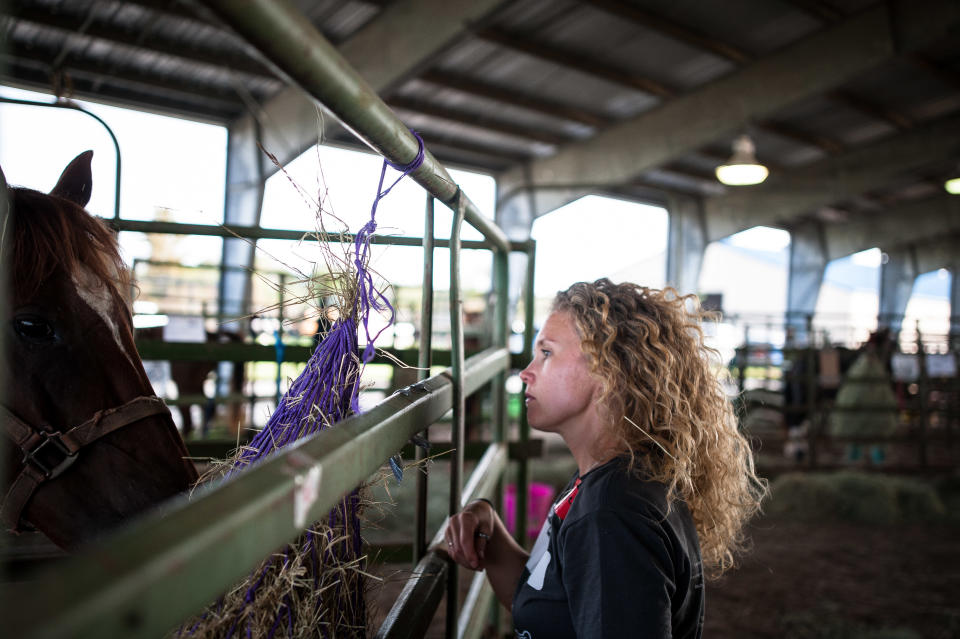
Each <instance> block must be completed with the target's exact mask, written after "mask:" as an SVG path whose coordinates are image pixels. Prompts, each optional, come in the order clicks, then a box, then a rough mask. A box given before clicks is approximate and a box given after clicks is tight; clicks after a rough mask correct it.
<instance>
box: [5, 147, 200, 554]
mask: <svg viewBox="0 0 960 639" xmlns="http://www.w3.org/2000/svg"><path fill="white" fill-rule="evenodd" d="M92 155H93V153H92V151H87V152H86V153H83V154H81V155H80V156H78V157H77V158H76V159H75V160H74V161H73V162H71V163H70V165H69V166H68V167H67V168H66V169H65V170H64V172H63V175H61V177H60V180H59V182H58V183H57V186H56V187H54V190H53V191H52V192H51V193H50V195H45V194H42V193H38V192H36V191H32V190H29V189H21V188H12V189H9V193H8V195H9V202H10V213H11V220H10V221H9V223H8V226H9V233H8V236H9V252H10V259H9V268H10V271H9V273H10V288H11V291H10V293H11V300H10V302H11V303H10V304H5V305H4V306H3V308H4V310H3V311H2V313H3V316H2V318H0V320H2V321H3V326H4V330H6V331H7V339H6V343H7V349H8V352H7V353H6V362H5V364H6V365H7V366H8V371H9V372H10V375H9V380H10V386H9V387H8V389H7V393H6V400H5V403H6V406H5V407H0V428H2V429H4V430H5V431H6V434H7V436H8V440H7V441H8V444H10V443H13V445H8V446H7V450H8V451H9V453H10V455H9V459H8V461H7V465H6V468H7V471H8V473H7V474H8V476H7V477H6V478H5V479H6V485H5V486H4V487H3V488H2V490H0V493H2V494H4V495H5V497H4V498H3V499H4V501H3V510H2V515H3V517H4V518H5V521H4V524H5V525H7V526H8V527H11V526H12V527H19V526H23V525H25V524H28V523H29V524H32V525H33V526H34V527H36V528H38V529H39V530H41V531H42V532H44V533H45V534H46V535H47V536H48V537H49V538H50V539H51V540H53V541H54V542H55V543H57V544H58V545H60V546H63V547H68V548H69V547H74V546H76V545H78V544H79V543H81V542H83V541H85V540H87V539H90V538H91V537H95V536H97V535H98V534H100V533H101V532H102V531H104V530H106V529H108V528H110V527H111V526H113V525H115V524H117V523H119V522H120V521H122V520H124V519H126V518H129V517H130V516H132V515H134V514H136V513H138V512H141V511H143V510H145V509H147V508H148V507H150V506H151V505H153V504H156V503H158V502H160V501H163V500H164V499H167V498H168V497H171V496H173V495H175V494H177V493H180V492H182V491H184V490H186V489H188V488H189V487H190V486H191V485H192V484H193V482H194V481H195V480H196V471H195V470H194V468H193V465H192V464H191V463H190V462H189V461H187V460H186V459H185V457H186V455H187V451H186V448H185V447H184V445H183V440H182V439H181V438H180V435H179V434H178V433H177V431H176V428H175V427H174V425H173V422H172V420H171V419H170V414H169V411H167V410H166V407H165V406H163V404H162V402H161V401H160V400H159V399H157V398H156V397H155V396H154V393H153V390H152V387H151V385H150V382H149V380H148V379H147V375H146V373H145V372H144V369H143V365H142V364H141V362H140V357H139V355H138V354H137V351H136V347H135V346H134V341H133V322H132V317H131V313H130V308H129V306H128V304H127V302H126V300H127V297H128V295H129V287H130V281H129V275H128V272H127V269H126V267H125V265H124V263H123V261H122V260H121V258H120V255H119V253H118V251H117V244H116V239H115V237H114V235H113V234H112V233H111V232H110V231H109V230H108V229H107V228H106V227H105V226H104V225H103V224H102V223H101V222H100V221H99V220H98V219H97V218H94V217H93V216H91V215H90V214H88V213H87V212H86V211H85V210H84V208H83V207H84V206H85V205H86V203H87V202H88V201H89V199H90V191H91V187H92V180H91V173H90V160H91V157H92ZM0 436H2V435H0Z"/></svg>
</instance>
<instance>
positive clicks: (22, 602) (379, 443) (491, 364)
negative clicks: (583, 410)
mask: <svg viewBox="0 0 960 639" xmlns="http://www.w3.org/2000/svg"><path fill="white" fill-rule="evenodd" d="M205 4H207V5H208V6H209V7H210V8H211V9H212V10H213V11H214V12H216V13H217V14H218V15H219V16H220V17H221V18H222V19H223V20H224V21H225V22H226V23H227V24H229V25H230V26H231V27H232V28H233V29H235V30H236V31H237V32H238V33H239V34H240V35H241V36H242V37H244V38H245V39H246V40H248V42H249V43H250V44H252V45H253V46H254V47H255V48H257V49H258V50H259V51H260V52H261V54H263V55H264V56H265V57H266V58H268V59H269V60H270V61H271V62H272V63H273V64H274V65H276V66H277V67H278V68H279V69H280V70H281V71H283V72H284V73H285V74H286V75H288V76H289V77H290V78H291V79H292V80H293V81H294V82H295V83H297V84H299V85H300V86H301V87H302V88H303V89H304V90H306V91H307V92H308V93H310V94H311V95H312V96H313V97H315V98H317V99H318V100H320V101H321V102H322V103H323V104H324V105H325V106H326V107H327V108H328V109H330V110H331V111H332V112H333V113H334V114H335V115H337V117H338V118H340V119H341V121H343V122H344V124H346V125H347V127H348V128H349V129H350V130H351V131H353V132H355V133H356V135H357V136H358V137H359V138H360V139H361V140H362V141H363V142H365V143H366V144H368V145H369V146H370V147H372V148H373V149H375V150H376V151H377V152H378V153H380V154H381V155H383V156H384V157H385V158H387V159H389V160H390V161H391V162H393V163H395V164H398V165H402V164H406V163H407V162H409V161H410V160H411V159H412V158H413V157H414V156H415V155H416V154H417V151H418V143H417V141H416V139H415V138H414V136H413V135H412V134H411V133H410V132H409V131H408V129H407V128H406V127H405V126H404V125H403V123H401V122H400V120H399V119H397V118H396V116H394V115H393V113H392V112H391V111H390V109H389V108H388V107H387V106H386V105H385V104H384V103H383V101H382V100H380V98H379V97H378V96H377V95H376V93H374V92H373V90H372V89H371V88H370V87H369V86H368V85H367V84H366V83H365V82H364V80H363V79H362V78H360V77H359V76H358V75H357V74H356V72H354V71H353V70H352V69H351V68H350V67H349V66H348V65H347V63H346V62H345V61H344V59H343V58H342V57H341V56H340V54H339V53H338V52H337V51H336V49H334V47H333V46H332V45H330V44H329V43H328V42H327V41H326V40H325V39H324V38H323V37H322V36H321V35H320V34H319V33H318V32H317V31H316V30H315V29H313V28H312V27H311V26H310V25H309V22H308V21H306V20H305V19H304V18H303V17H302V16H300V15H299V14H298V13H297V12H296V10H295V9H293V8H292V7H291V6H289V5H288V4H287V3H286V2H279V1H277V0H256V1H253V2H244V3H238V2H234V1H232V0H208V1H207V2H206V3H205ZM305 51H308V52H309V55H308V56H304V54H303V52H305ZM424 155H425V158H424V162H423V164H422V166H421V167H420V168H419V169H417V170H416V171H414V172H413V173H411V176H412V177H413V179H414V180H416V181H417V182H418V183H419V184H421V185H422V186H423V187H424V189H425V190H426V191H427V192H428V194H429V197H428V206H427V216H426V220H427V222H426V225H425V233H424V237H423V239H422V240H421V241H420V242H418V243H421V244H422V246H423V248H424V289H423V315H424V320H423V321H424V323H423V328H422V330H421V335H422V338H421V344H420V367H421V368H422V369H427V370H428V369H429V363H430V361H429V356H430V339H429V335H430V316H431V313H432V303H431V302H432V297H431V296H432V269H433V259H432V258H433V252H434V248H435V246H437V245H441V246H442V245H443V244H444V243H443V242H435V241H434V239H433V235H434V233H433V200H434V198H436V199H439V200H440V201H441V202H443V203H444V204H446V205H447V206H449V207H450V208H451V209H453V210H454V217H453V226H452V229H451V234H450V241H449V248H450V270H451V273H450V300H451V303H450V314H451V327H452V329H451V330H452V337H453V339H452V352H451V366H450V368H449V370H447V371H445V372H443V373H441V374H438V375H435V376H433V377H430V378H427V379H421V381H419V382H417V383H416V384H413V385H412V386H409V387H407V388H405V389H403V390H401V391H400V392H398V393H395V394H394V395H392V396H390V397H388V398H387V399H386V400H384V401H383V402H381V403H380V404H379V405H377V406H376V407H374V408H373V409H371V410H370V411H368V412H366V413H364V414H362V415H355V416H353V417H350V418H348V419H346V420H344V421H342V422H340V423H339V424H338V425H336V427H334V428H331V429H329V430H326V431H323V432H321V433H318V434H317V435H315V436H313V437H311V438H308V439H305V440H303V441H301V442H298V443H297V444H296V445H294V446H291V447H289V448H288V449H286V450H283V451H280V452H279V453H277V454H275V455H273V456H272V457H270V458H269V459H267V460H266V461H265V462H263V463H262V464H260V465H258V466H257V467H255V468H253V469H251V470H250V471H248V472H244V473H241V474H240V475H238V476H236V477H235V478H233V479H231V480H229V481H225V482H218V483H216V484H215V485H212V486H204V487H201V488H199V489H198V490H197V491H196V492H195V494H194V495H193V496H192V498H191V499H189V500H188V499H187V498H186V497H183V498H180V499H178V500H174V502H172V503H168V504H166V505H165V506H164V507H163V509H162V510H163V512H162V513H154V514H153V515H150V516H148V517H146V518H144V519H143V520H140V521H137V522H135V523H133V524H131V525H130V526H128V527H127V528H126V529H124V530H122V531H120V532H119V533H117V534H116V535H114V536H113V537H111V538H109V539H107V540H105V541H104V542H103V543H100V544H98V545H96V546H95V547H92V548H89V549H88V550H87V551H86V552H84V553H83V554H81V555H79V556H76V557H73V558H71V559H69V560H65V561H64V562H63V563H61V564H59V565H57V566H54V567H51V568H50V569H49V570H48V571H47V572H46V573H44V574H41V575H39V576H38V578H37V579H36V580H32V581H31V582H30V583H29V584H20V585H9V584H8V585H5V586H4V588H3V591H2V593H0V597H2V601H3V606H4V608H5V612H6V615H5V617H6V619H5V623H4V634H9V635H10V636H16V637H91V638H92V637H96V638H105V637H124V638H129V637H145V638H155V637H159V636H163V635H165V634H166V633H167V632H169V631H170V630H171V629H173V628H176V626H177V625H178V624H179V623H181V622H182V620H183V619H185V618H186V617H188V616H189V615H191V614H193V613H196V612H198V611H199V610H201V609H202V608H203V607H204V606H205V605H207V604H208V602H210V601H212V600H214V599H215V598H216V597H217V596H218V595H219V594H220V593H221V592H223V591H224V590H226V589H228V588H229V587H230V586H231V585H232V584H234V583H235V582H236V581H238V580H239V579H241V578H243V577H244V576H245V575H246V574H248V573H249V571H250V570H252V569H253V568H254V566H256V565H257V564H258V563H259V562H260V561H261V560H262V559H263V558H264V557H265V556H267V555H268V554H269V553H271V552H273V551H274V550H275V549H276V548H278V547H280V546H282V545H283V544H285V543H288V542H289V541H291V540H293V539H294V538H296V537H297V535H298V534H300V533H301V532H302V526H298V525H297V524H296V523H295V520H294V501H295V497H296V495H297V493H298V491H300V490H302V489H303V486H304V485H305V484H309V483H310V482H311V481H312V478H317V477H319V480H318V481H317V482H316V485H315V486H311V487H310V488H315V489H316V491H317V496H316V500H315V501H314V502H313V503H312V505H311V506H310V507H309V509H308V512H307V515H306V521H308V522H310V521H314V520H317V519H319V518H320V517H321V516H323V515H324V514H325V513H326V512H327V511H328V510H329V509H330V508H331V507H332V506H333V505H334V504H335V503H336V502H337V501H338V500H339V499H340V497H341V496H342V495H343V494H344V493H346V492H348V491H350V490H352V489H353V488H354V487H356V486H357V485H358V484H360V483H361V482H363V481H364V480H365V479H367V478H368V477H369V476H370V475H371V474H372V473H374V472H375V471H376V470H377V469H378V468H380V467H381V466H382V465H383V464H384V463H385V462H386V461H387V459H388V458H389V457H390V456H392V455H393V454H395V453H396V452H397V451H398V450H399V449H401V448H402V447H403V445H404V444H405V443H406V442H407V441H408V440H409V439H410V438H411V437H412V436H413V435H414V434H416V433H418V432H420V431H422V430H423V429H425V428H426V427H427V426H428V425H430V424H431V423H433V422H435V421H437V420H439V419H440V418H441V417H442V416H443V415H445V414H446V413H447V412H448V411H450V409H451V408H452V409H453V425H452V435H451V436H452V444H453V446H454V448H455V449H456V452H455V454H454V455H453V459H451V461H450V464H451V473H450V475H451V477H450V482H451V485H450V503H449V509H450V512H451V513H453V512H456V511H458V510H459V509H460V508H461V506H462V504H464V503H466V502H467V501H469V500H471V499H474V498H476V497H487V498H491V499H495V500H496V499H497V497H498V496H499V493H500V491H499V490H498V486H499V483H500V480H501V477H502V475H503V472H504V470H505V468H506V467H507V462H508V457H509V454H508V444H507V442H506V433H505V430H506V428H505V425H506V401H505V384H504V382H505V375H506V372H507V371H508V370H509V368H510V353H509V351H508V349H507V346H506V345H507V308H508V305H509V300H508V294H507V289H508V281H509V280H508V276H507V275H508V273H507V269H508V266H507V265H508V255H509V253H510V252H511V251H522V252H525V253H526V254H527V257H528V259H527V264H528V266H527V274H526V289H527V290H526V303H525V309H526V322H525V325H526V329H525V330H526V334H525V336H524V337H525V347H524V348H525V353H524V357H525V358H529V354H530V343H531V342H532V325H533V317H532V314H533V303H532V301H533V300H532V297H533V293H532V282H533V264H534V257H535V256H534V251H535V248H534V244H533V243H532V242H525V243H520V244H511V243H510V242H509V241H508V239H507V237H506V235H505V234H504V233H503V231H501V230H500V229H499V228H498V227H497V226H495V225H494V224H492V223H491V222H490V221H488V220H487V219H486V218H484V217H483V216H482V215H481V214H480V212H479V211H478V209H477V208H476V206H475V205H474V204H473V203H472V202H471V201H470V200H469V198H467V197H466V196H465V194H464V193H463V192H462V191H461V190H460V188H459V187H458V186H457V185H456V183H455V182H454V181H453V180H452V179H451V178H450V176H449V174H448V173H447V172H446V170H445V169H444V168H443V167H442V166H441V165H440V164H439V163H438V162H437V161H436V159H435V158H434V157H433V156H432V155H431V154H430V152H429V151H428V150H426V149H425V150H424ZM464 221H466V222H467V223H469V224H471V225H472V226H473V227H474V228H476V229H477V230H479V231H480V232H481V234H482V235H483V237H484V241H483V242H478V243H469V244H470V245H473V246H474V247H477V248H479V247H484V248H489V249H492V250H493V251H494V277H493V283H494V289H495V291H496V307H495V308H496V312H495V316H494V317H495V320H494V334H493V340H492V344H493V346H491V347H490V348H488V349H486V350H484V351H482V352H480V353H478V354H476V355H474V356H472V357H470V358H469V359H465V358H464V346H463V318H462V313H461V300H460V297H461V293H460V277H459V263H460V250H461V244H462V243H461V241H460V227H461V225H462V223H463V222H464ZM113 223H114V225H115V226H117V228H118V229H125V230H144V231H152V230H160V229H159V228H157V229H153V228H150V227H152V226H154V224H153V223H144V222H139V223H127V222H125V221H124V220H119V219H116V218H115V219H114V220H113ZM134 227H136V228H134ZM211 228H212V227H211ZM171 230H172V229H171ZM178 230H179V231H180V232H183V231H182V229H178ZM244 231H246V232H247V234H248V235H249V236H251V237H257V236H258V235H259V234H261V233H262V232H263V231H262V230H260V229H232V230H230V231H224V230H218V231H217V232H214V231H211V230H210V229H207V230H204V229H200V228H194V229H193V230H192V231H190V232H200V233H205V232H207V233H211V234H221V233H224V232H239V234H241V235H243V234H244ZM168 232H169V231H168ZM345 239H347V240H349V239H350V238H345ZM399 239H400V240H401V241H398V242H397V243H409V242H403V241H402V240H403V238H399ZM407 239H409V238H407ZM389 240H390V238H380V241H386V242H387V243H389ZM491 381H492V382H493V405H494V438H493V439H494V441H493V443H491V444H490V445H489V447H488V448H487V450H486V452H485V453H484V454H483V456H482V458H481V459H480V461H479V463H478V464H477V466H476V469H475V470H474V472H473V474H472V475H471V476H470V478H469V479H468V480H467V481H466V482H464V481H463V479H462V476H461V473H462V468H463V450H464V399H465V398H466V397H467V396H468V395H470V394H471V393H473V392H475V391H477V390H478V389H480V388H481V387H482V386H484V385H485V384H487V383H489V382H491ZM527 437H528V429H527V426H526V424H525V422H522V423H521V428H520V440H521V444H525V442H526V440H527ZM523 450H524V448H523V447H521V451H523ZM518 457H519V461H518V464H519V469H518V470H519V472H518V484H519V485H518V490H517V495H518V502H519V503H517V512H520V513H524V512H526V504H525V501H526V494H527V490H526V477H527V472H526V461H525V459H524V457H525V456H524V454H523V453H522V452H521V454H520V455H519V456H518ZM418 475H419V474H418ZM419 488H420V490H418V503H417V512H418V516H417V524H418V525H417V529H416V534H415V537H416V538H415V541H414V546H415V548H414V555H415V557H416V559H417V560H418V563H417V566H416V568H415V570H414V573H413V576H412V578H411V579H410V581H409V582H408V583H407V584H406V587H405V588H404V590H403V592H402V593H401V595H400V597H399V598H398V600H397V602H396V603H395V604H394V607H393V609H392V610H391V611H390V613H389V614H388V616H387V618H386V621H385V622H384V624H383V626H382V627H381V628H380V630H379V632H378V633H377V636H378V637H414V636H421V635H422V634H423V632H424V630H425V628H426V627H427V625H428V624H429V622H430V619H431V618H432V617H433V614H434V612H435V611H436V609H437V606H438V604H439V601H440V599H441V597H442V595H443V592H444V586H445V589H446V594H447V615H446V620H447V636H448V637H460V636H470V632H471V631H476V632H479V631H480V630H481V629H482V626H483V624H482V623H479V622H478V621H479V619H480V618H482V617H485V616H486V614H487V612H488V611H489V608H490V604H491V602H492V599H493V597H492V591H491V590H490V589H489V586H488V585H487V584H486V580H485V577H484V575H483V573H478V574H477V575H476V577H475V579H474V582H473V585H472V587H471V588H470V591H469V595H468V596H467V598H466V600H465V602H464V605H463V606H462V607H461V606H460V605H459V602H458V588H457V586H458V582H459V580H458V571H457V567H456V565H453V564H450V563H448V562H446V561H445V560H444V559H443V558H442V557H441V556H440V555H438V554H437V553H435V552H430V551H428V548H429V544H427V543H426V541H427V540H426V531H425V521H426V519H425V516H424V513H425V509H426V499H425V496H426V495H425V492H426V491H425V488H426V486H425V485H423V486H420V487H419ZM517 520H518V526H517V528H518V530H517V534H518V536H519V538H520V539H524V538H525V535H526V531H525V528H526V525H525V523H526V522H525V518H524V517H518V518H517ZM442 535H443V527H441V529H440V530H439V531H438V532H437V533H436V536H435V537H434V539H435V540H437V539H442Z"/></svg>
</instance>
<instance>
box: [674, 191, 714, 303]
mask: <svg viewBox="0 0 960 639" xmlns="http://www.w3.org/2000/svg"><path fill="white" fill-rule="evenodd" d="M667 206H668V214H669V216H670V230H669V232H668V233H669V235H668V238H667V285H668V286H672V287H674V288H676V289H677V290H678V291H679V292H680V293H681V294H687V293H696V292H697V290H698V288H699V280H700V268H701V267H702V266H703V254H704V251H705V250H706V248H707V224H706V218H705V217H704V213H703V201H702V200H700V199H699V198H692V197H682V196H671V197H670V198H669V199H668V200H667Z"/></svg>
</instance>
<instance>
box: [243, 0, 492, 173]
mask: <svg viewBox="0 0 960 639" xmlns="http://www.w3.org/2000/svg"><path fill="white" fill-rule="evenodd" d="M502 2H503V0H397V1H396V2H392V3H390V4H389V5H388V6H387V7H386V8H384V10H383V11H381V12H380V14H378V15H377V17H376V18H374V19H373V20H372V21H371V22H370V23H368V24H367V25H365V26H364V27H363V28H362V29H360V31H358V32H357V33H356V34H354V35H353V36H352V37H351V38H349V39H348V40H346V41H345V42H344V43H342V44H341V45H340V46H338V50H339V51H340V53H341V55H343V57H344V58H346V60H347V62H349V63H350V65H351V67H353V68H354V69H356V70H357V72H358V73H359V74H360V75H361V76H363V78H364V79H365V80H366V81H367V83H368V84H369V85H370V86H371V87H372V88H373V89H374V90H375V91H376V92H377V93H378V94H380V95H384V94H386V93H388V92H389V91H390V89H392V88H393V87H395V86H398V85H399V84H400V83H402V82H404V81H405V80H406V79H407V78H409V77H412V76H413V75H414V74H416V73H417V72H419V71H420V70H422V69H423V68H424V67H426V66H427V65H429V64H430V63H431V62H432V61H433V60H434V59H435V58H436V56H437V55H439V54H440V53H441V52H443V51H445V50H446V48H447V47H448V46H449V45H450V44H451V43H452V42H455V41H456V40H457V38H458V37H461V36H462V35H463V34H464V33H466V28H467V24H469V23H473V22H476V21H478V20H481V19H482V18H483V17H484V16H486V14H487V13H489V12H490V11H492V10H493V9H495V8H496V7H497V6H499V5H500V4H501V3H502ZM254 115H255V116H256V117H257V118H258V119H259V120H260V121H261V123H262V125H263V126H262V129H263V130H262V138H261V140H260V142H261V143H262V144H263V147H264V148H265V149H267V150H268V151H270V152H271V153H273V154H274V155H276V157H277V159H278V160H279V162H280V164H282V165H283V164H287V163H288V162H290V161H291V160H293V159H295V158H296V157H297V156H299V155H300V154H301V153H302V152H303V151H305V150H307V149H308V148H310V147H311V146H312V145H314V144H316V143H317V142H318V141H319V140H320V138H321V137H322V136H323V135H324V134H323V133H322V131H321V129H320V121H319V120H320V115H319V112H318V109H317V106H316V104H315V103H314V101H313V100H312V99H310V98H309V97H308V96H307V95H306V94H305V93H304V92H303V91H302V90H301V89H299V88H298V87H292V86H288V87H286V88H285V89H283V90H282V91H280V92H279V93H278V94H277V95H276V96H274V97H272V98H271V99H270V100H268V101H267V102H266V103H265V104H264V105H263V106H262V107H261V108H260V109H259V111H258V112H257V113H256V114H254ZM252 117H254V116H253V115H246V116H244V119H250V118H252ZM262 161H263V163H264V166H263V172H264V175H266V176H270V175H272V174H273V173H275V172H276V168H275V167H274V166H273V164H272V163H270V162H269V161H268V160H267V159H266V158H264V159H263V160H262Z"/></svg>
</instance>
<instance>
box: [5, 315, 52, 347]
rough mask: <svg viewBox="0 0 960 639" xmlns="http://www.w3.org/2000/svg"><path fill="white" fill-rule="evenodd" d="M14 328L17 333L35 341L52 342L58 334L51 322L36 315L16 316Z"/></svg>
mask: <svg viewBox="0 0 960 639" xmlns="http://www.w3.org/2000/svg"><path fill="white" fill-rule="evenodd" d="M13 328H14V330H15V331H16V332H17V335H19V336H20V337H22V338H23V339H28V340H31V341H34V342H50V341H53V339H54V338H55V337H56V335H57V333H56V331H55V330H54V328H53V324H52V323H51V322H49V321H47V320H45V319H44V318H42V317H38V316H34V315H28V316H20V317H17V318H14V320H13Z"/></svg>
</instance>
